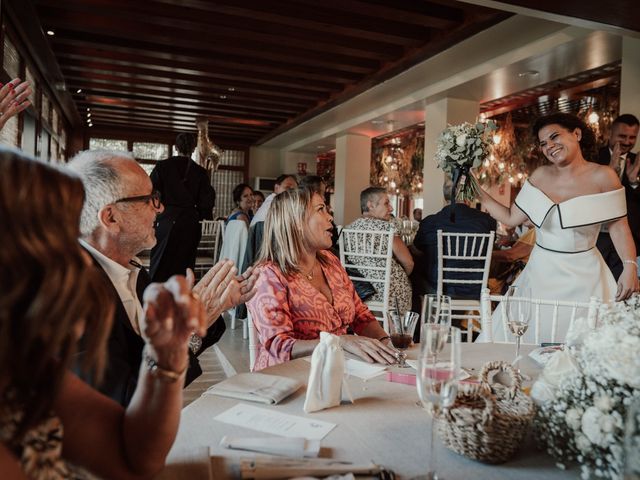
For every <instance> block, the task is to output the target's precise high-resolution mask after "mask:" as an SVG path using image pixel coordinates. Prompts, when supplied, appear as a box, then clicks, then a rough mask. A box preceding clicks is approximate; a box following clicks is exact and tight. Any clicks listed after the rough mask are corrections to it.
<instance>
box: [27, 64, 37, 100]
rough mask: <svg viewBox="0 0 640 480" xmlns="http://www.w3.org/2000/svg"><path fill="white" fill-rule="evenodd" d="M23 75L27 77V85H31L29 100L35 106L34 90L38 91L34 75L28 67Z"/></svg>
mask: <svg viewBox="0 0 640 480" xmlns="http://www.w3.org/2000/svg"><path fill="white" fill-rule="evenodd" d="M25 77H27V78H26V80H27V81H28V82H29V85H31V95H29V101H30V102H31V105H33V107H34V108H37V103H36V92H37V91H38V88H37V83H36V77H35V75H34V74H33V72H32V71H31V69H30V68H29V67H27V68H26V74H25Z"/></svg>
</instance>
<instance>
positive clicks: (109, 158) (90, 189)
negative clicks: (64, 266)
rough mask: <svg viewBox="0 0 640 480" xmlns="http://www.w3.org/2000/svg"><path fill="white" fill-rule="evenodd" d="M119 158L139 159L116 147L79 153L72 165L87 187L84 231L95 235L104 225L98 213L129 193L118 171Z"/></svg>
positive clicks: (81, 232)
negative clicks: (96, 230) (117, 162)
mask: <svg viewBox="0 0 640 480" xmlns="http://www.w3.org/2000/svg"><path fill="white" fill-rule="evenodd" d="M116 158H125V159H129V160H132V161H134V162H135V158H134V157H133V155H131V153H129V152H124V151H116V150H85V151H83V152H80V153H78V154H77V155H76V156H75V157H73V159H72V160H71V162H69V164H68V168H69V169H70V170H72V171H74V172H76V173H77V174H78V175H79V176H80V178H81V179H82V183H83V185H84V190H85V199H84V205H83V207H82V215H81V216H80V234H81V235H82V236H83V237H87V236H89V235H91V234H92V233H93V232H94V231H95V229H96V228H98V226H99V225H100V221H99V219H98V213H99V212H100V209H101V208H102V207H104V206H105V205H109V204H110V203H113V202H115V201H116V200H118V199H119V198H122V197H124V196H126V185H125V182H124V179H123V178H122V175H120V173H119V172H118V167H117V164H116V163H115V162H113V160H114V159H116Z"/></svg>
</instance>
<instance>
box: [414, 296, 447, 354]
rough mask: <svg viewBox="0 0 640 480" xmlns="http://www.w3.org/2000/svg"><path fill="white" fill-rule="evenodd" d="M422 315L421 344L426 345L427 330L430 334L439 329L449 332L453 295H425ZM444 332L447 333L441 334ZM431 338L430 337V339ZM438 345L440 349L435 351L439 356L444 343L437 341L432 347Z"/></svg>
mask: <svg viewBox="0 0 640 480" xmlns="http://www.w3.org/2000/svg"><path fill="white" fill-rule="evenodd" d="M421 317H422V323H421V325H420V344H421V345H424V344H425V342H426V340H427V339H426V338H425V334H426V333H427V331H428V332H429V333H430V334H434V333H437V332H438V331H440V332H447V331H448V329H449V327H451V297H449V296H448V295H438V294H435V293H429V294H427V295H423V297H422V311H421ZM427 325H433V326H434V327H430V328H427ZM443 334H445V333H441V334H440V336H441V335H443ZM437 338H439V337H436V340H437ZM431 339H432V338H431V337H430V338H429V340H431ZM436 346H437V347H438V350H437V351H435V352H433V353H434V355H436V356H437V355H438V352H439V351H440V350H442V347H443V346H444V344H443V343H441V342H438V341H436V342H435V343H433V344H432V347H436Z"/></svg>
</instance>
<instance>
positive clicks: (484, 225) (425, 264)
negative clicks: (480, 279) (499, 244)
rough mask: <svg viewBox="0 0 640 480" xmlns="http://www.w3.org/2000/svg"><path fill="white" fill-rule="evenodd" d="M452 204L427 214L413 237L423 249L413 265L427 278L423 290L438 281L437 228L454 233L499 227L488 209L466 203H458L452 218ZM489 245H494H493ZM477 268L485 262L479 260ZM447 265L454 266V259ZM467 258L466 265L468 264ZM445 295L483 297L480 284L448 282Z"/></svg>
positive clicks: (433, 288)
mask: <svg viewBox="0 0 640 480" xmlns="http://www.w3.org/2000/svg"><path fill="white" fill-rule="evenodd" d="M452 209H453V207H452V206H451V205H447V206H446V207H444V208H443V209H442V210H440V211H439V212H438V213H435V214H433V215H429V216H428V217H425V218H424V219H422V221H421V222H420V227H419V228H418V233H417V234H416V237H415V239H414V240H413V245H414V246H415V247H416V248H417V249H418V250H420V251H421V252H423V253H424V255H423V256H422V262H421V263H420V264H419V265H416V267H415V268H414V271H415V270H418V271H419V272H420V273H421V275H422V276H423V278H424V279H425V280H426V281H427V283H428V285H427V291H425V292H420V293H430V292H435V291H436V287H437V285H438V230H442V231H443V232H453V233H489V232H491V231H492V230H493V231H495V230H496V221H495V220H494V219H493V218H491V216H490V215H489V214H487V213H484V212H481V211H480V210H476V209H474V208H470V207H468V206H467V205H465V204H464V203H457V204H456V205H455V222H453V221H452V220H451V212H452ZM489 248H493V245H490V246H489ZM478 264H479V265H478V266H477V267H478V268H482V267H483V266H484V265H483V264H482V262H478ZM447 266H455V265H454V264H453V263H452V264H451V265H447ZM469 266H471V265H469V263H468V262H466V263H465V267H469ZM443 293H444V294H445V295H450V296H451V297H453V298H474V299H478V298H480V287H479V286H478V285H464V284H445V285H444V292H443Z"/></svg>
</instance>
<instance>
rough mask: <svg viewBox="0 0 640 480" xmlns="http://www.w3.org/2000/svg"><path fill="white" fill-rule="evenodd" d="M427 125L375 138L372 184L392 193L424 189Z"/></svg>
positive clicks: (402, 193) (405, 193)
mask: <svg viewBox="0 0 640 480" xmlns="http://www.w3.org/2000/svg"><path fill="white" fill-rule="evenodd" d="M423 166H424V127H419V128H416V127H412V128H411V129H407V130H406V131H400V132H396V133H395V134H394V135H393V136H386V137H383V138H377V139H374V140H373V151H372V159H371V175H370V182H371V185H377V186H381V187H385V188H386V189H387V191H388V192H389V193H390V194H391V195H399V196H406V197H410V196H413V195H416V194H419V193H421V192H422V169H423Z"/></svg>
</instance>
